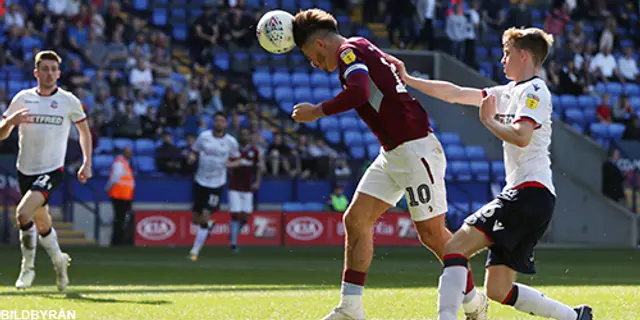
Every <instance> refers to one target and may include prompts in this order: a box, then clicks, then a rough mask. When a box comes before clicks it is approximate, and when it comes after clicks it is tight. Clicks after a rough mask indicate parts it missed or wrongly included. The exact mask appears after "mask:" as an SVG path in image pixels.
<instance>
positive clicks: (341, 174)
mask: <svg viewBox="0 0 640 320" xmlns="http://www.w3.org/2000/svg"><path fill="white" fill-rule="evenodd" d="M333 175H334V176H335V177H336V179H338V180H342V181H347V180H349V179H350V178H351V168H350V167H349V164H348V163H347V159H346V158H344V157H340V158H338V159H337V160H336V165H335V169H334V170H333Z"/></svg>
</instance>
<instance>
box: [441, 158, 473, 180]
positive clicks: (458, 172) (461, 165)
mask: <svg viewBox="0 0 640 320" xmlns="http://www.w3.org/2000/svg"><path fill="white" fill-rule="evenodd" d="M448 168H449V167H448ZM448 168H447V169H448ZM450 168H451V173H452V174H453V176H454V177H455V179H456V180H458V181H471V180H472V179H473V175H472V174H471V167H470V166H469V162H466V161H451V162H450Z"/></svg>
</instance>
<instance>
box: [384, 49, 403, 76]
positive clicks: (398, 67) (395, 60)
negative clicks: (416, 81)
mask: <svg viewBox="0 0 640 320" xmlns="http://www.w3.org/2000/svg"><path fill="white" fill-rule="evenodd" d="M385 59H386V60H387V62H389V64H391V65H394V66H396V72H397V73H398V75H399V76H400V78H401V79H402V81H404V82H407V67H405V65H404V62H402V60H400V59H398V58H396V57H394V56H392V55H390V54H387V55H386V56H385Z"/></svg>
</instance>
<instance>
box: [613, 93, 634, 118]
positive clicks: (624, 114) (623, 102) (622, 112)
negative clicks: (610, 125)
mask: <svg viewBox="0 0 640 320" xmlns="http://www.w3.org/2000/svg"><path fill="white" fill-rule="evenodd" d="M632 116H633V107H632V106H631V101H630V100H629V96H627V95H622V96H620V99H618V101H617V103H616V104H615V107H614V108H613V120H614V121H616V122H622V123H628V121H629V120H630V119H631V117H632Z"/></svg>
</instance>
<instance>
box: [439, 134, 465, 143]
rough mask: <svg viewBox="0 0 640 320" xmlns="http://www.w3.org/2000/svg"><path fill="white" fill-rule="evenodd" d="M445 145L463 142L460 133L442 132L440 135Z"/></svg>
mask: <svg viewBox="0 0 640 320" xmlns="http://www.w3.org/2000/svg"><path fill="white" fill-rule="evenodd" d="M439 139H440V142H442V144H443V145H449V144H461V142H462V141H461V140H460V135H458V134H457V133H454V132H441V133H440V136H439Z"/></svg>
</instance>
